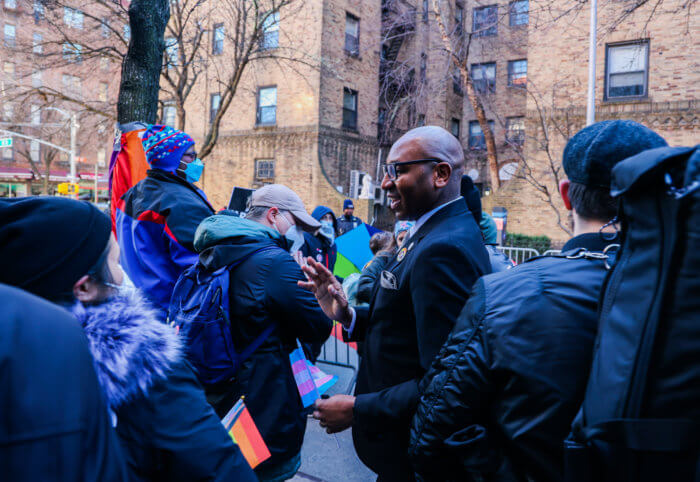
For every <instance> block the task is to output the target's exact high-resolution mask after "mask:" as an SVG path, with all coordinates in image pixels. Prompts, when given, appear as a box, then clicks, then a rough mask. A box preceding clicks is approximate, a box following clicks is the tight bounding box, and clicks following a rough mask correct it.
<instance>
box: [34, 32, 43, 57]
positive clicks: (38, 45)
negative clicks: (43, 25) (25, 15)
mask: <svg viewBox="0 0 700 482" xmlns="http://www.w3.org/2000/svg"><path fill="white" fill-rule="evenodd" d="M43 40H44V39H43V37H42V36H41V34H40V33H34V34H32V53H35V54H40V53H42V52H43V47H42V42H43Z"/></svg>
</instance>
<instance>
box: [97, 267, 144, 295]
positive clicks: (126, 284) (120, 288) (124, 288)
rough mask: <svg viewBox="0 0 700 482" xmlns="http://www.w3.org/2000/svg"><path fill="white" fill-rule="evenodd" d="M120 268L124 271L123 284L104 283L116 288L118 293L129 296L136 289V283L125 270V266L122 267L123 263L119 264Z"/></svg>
mask: <svg viewBox="0 0 700 482" xmlns="http://www.w3.org/2000/svg"><path fill="white" fill-rule="evenodd" d="M119 269H120V270H121V271H122V282H121V284H115V283H109V282H105V283H104V285H105V286H109V287H110V288H113V289H114V290H116V292H117V294H118V295H121V296H128V295H130V294H132V293H133V292H134V291H135V290H136V286H134V283H133V282H132V281H131V279H130V278H129V276H128V275H127V274H126V272H125V271H124V268H122V267H121V265H119Z"/></svg>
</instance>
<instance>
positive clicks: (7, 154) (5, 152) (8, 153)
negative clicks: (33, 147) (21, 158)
mask: <svg viewBox="0 0 700 482" xmlns="http://www.w3.org/2000/svg"><path fill="white" fill-rule="evenodd" d="M13 157H14V156H13V155H12V147H4V148H3V149H2V158H3V160H5V161H11V160H12V159H13Z"/></svg>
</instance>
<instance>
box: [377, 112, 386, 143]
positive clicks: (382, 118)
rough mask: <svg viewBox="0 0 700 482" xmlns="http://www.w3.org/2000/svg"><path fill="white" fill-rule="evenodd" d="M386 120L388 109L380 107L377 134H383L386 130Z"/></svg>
mask: <svg viewBox="0 0 700 482" xmlns="http://www.w3.org/2000/svg"><path fill="white" fill-rule="evenodd" d="M385 122H386V109H382V108H380V109H379V114H378V115H377V135H378V136H381V135H382V132H383V131H384V123H385Z"/></svg>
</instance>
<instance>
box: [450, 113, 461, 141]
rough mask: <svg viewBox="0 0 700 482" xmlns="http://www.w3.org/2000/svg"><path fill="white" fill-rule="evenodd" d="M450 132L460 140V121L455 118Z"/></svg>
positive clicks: (451, 123)
mask: <svg viewBox="0 0 700 482" xmlns="http://www.w3.org/2000/svg"><path fill="white" fill-rule="evenodd" d="M450 132H451V133H452V135H453V136H455V137H456V138H457V139H459V119H457V118H455V117H453V118H452V120H451V121H450Z"/></svg>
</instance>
